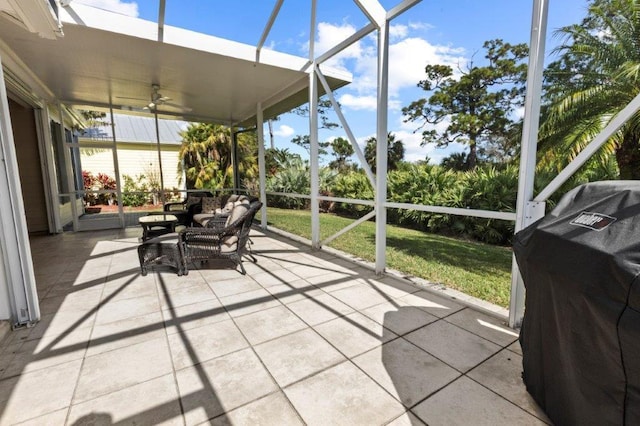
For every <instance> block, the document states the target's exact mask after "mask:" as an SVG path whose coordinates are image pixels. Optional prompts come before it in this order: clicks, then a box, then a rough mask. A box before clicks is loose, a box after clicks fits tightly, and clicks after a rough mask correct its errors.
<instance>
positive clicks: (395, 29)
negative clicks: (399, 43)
mask: <svg viewBox="0 0 640 426" xmlns="http://www.w3.org/2000/svg"><path fill="white" fill-rule="evenodd" d="M407 35H409V27H408V26H406V25H402V24H396V25H391V26H390V27H389V39H390V40H394V39H398V38H405V37H406V36H407Z"/></svg>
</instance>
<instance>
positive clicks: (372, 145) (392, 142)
mask: <svg viewBox="0 0 640 426" xmlns="http://www.w3.org/2000/svg"><path fill="white" fill-rule="evenodd" d="M377 144H378V141H377V139H376V138H375V136H371V137H370V138H369V139H367V140H366V142H365V146H364V158H365V159H366V160H367V163H368V164H369V167H371V171H373V173H375V172H376V154H377V152H376V146H377ZM403 159H404V142H402V141H401V140H396V135H394V134H393V133H391V132H389V133H388V134H387V170H396V169H397V168H398V166H399V165H400V162H402V160H403Z"/></svg>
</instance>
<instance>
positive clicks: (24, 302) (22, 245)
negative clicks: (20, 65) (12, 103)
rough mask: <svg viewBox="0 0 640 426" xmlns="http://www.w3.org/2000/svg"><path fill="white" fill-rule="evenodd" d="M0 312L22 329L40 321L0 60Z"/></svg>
mask: <svg viewBox="0 0 640 426" xmlns="http://www.w3.org/2000/svg"><path fill="white" fill-rule="evenodd" d="M0 199H1V200H2V202H0V261H1V262H2V265H0V273H4V276H3V277H2V278H0V284H2V286H4V287H5V288H6V292H5V291H4V289H1V288H0V296H5V295H6V296H8V298H9V300H8V303H6V302H7V301H4V300H1V301H0V311H4V310H5V307H7V305H8V308H9V311H10V312H3V315H4V314H7V313H8V314H9V315H10V316H11V321H12V323H13V325H24V324H29V323H32V322H35V321H37V320H39V319H40V308H39V306H38V294H37V293H36V285H35V283H36V279H35V274H34V271H33V261H32V259H31V246H30V244H29V235H28V234H27V219H26V214H25V210H24V202H23V200H22V190H21V188H20V175H19V172H18V159H17V156H16V148H15V141H14V139H13V128H12V126H11V119H10V116H9V103H8V102H7V90H6V86H5V83H4V72H3V70H2V58H0Z"/></svg>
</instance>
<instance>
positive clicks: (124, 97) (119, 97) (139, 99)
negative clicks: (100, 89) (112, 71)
mask: <svg viewBox="0 0 640 426" xmlns="http://www.w3.org/2000/svg"><path fill="white" fill-rule="evenodd" d="M115 98H117V99H131V100H133V101H146V100H147V99H149V98H133V97H128V96H115Z"/></svg>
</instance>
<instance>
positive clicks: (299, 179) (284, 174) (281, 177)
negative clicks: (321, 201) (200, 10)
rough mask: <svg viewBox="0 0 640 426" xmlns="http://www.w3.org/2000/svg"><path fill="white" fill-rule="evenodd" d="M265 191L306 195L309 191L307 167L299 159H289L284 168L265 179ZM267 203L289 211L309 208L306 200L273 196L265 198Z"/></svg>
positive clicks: (309, 181)
mask: <svg viewBox="0 0 640 426" xmlns="http://www.w3.org/2000/svg"><path fill="white" fill-rule="evenodd" d="M266 189H267V191H269V192H284V193H291V194H306V195H308V194H309V192H310V190H311V180H310V174H309V167H308V165H307V164H306V163H305V162H304V161H302V160H301V159H300V158H299V157H297V158H291V159H290V160H289V161H288V164H287V167H286V168H283V169H281V170H280V171H278V172H277V173H276V174H274V175H272V176H270V177H269V178H268V179H267V188H266ZM267 203H268V204H269V205H273V206H277V207H282V208H289V209H301V208H306V207H308V206H309V201H308V200H307V199H306V198H294V197H285V196H275V195H269V196H268V197H267Z"/></svg>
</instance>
